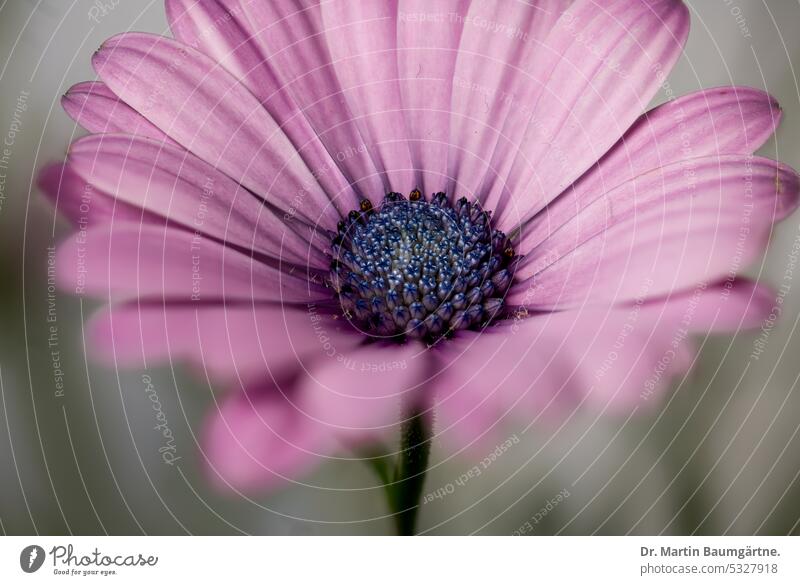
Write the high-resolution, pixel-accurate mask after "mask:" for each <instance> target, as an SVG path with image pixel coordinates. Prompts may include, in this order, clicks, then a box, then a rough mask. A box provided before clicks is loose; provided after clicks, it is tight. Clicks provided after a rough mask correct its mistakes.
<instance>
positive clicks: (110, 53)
mask: <svg viewBox="0 0 800 585" xmlns="http://www.w3.org/2000/svg"><path fill="white" fill-rule="evenodd" d="M92 64H93V65H94V67H95V69H96V70H97V73H98V75H99V76H100V77H101V79H103V81H105V82H106V83H107V84H108V86H109V87H110V88H111V89H112V90H113V91H114V92H115V93H116V94H118V95H119V96H120V97H121V98H122V99H124V100H125V101H126V102H127V103H129V104H130V105H131V106H132V107H134V108H135V109H136V110H137V111H139V112H140V113H141V114H142V115H144V116H145V117H146V118H147V119H149V120H150V121H151V122H153V123H154V124H156V125H157V126H158V127H159V128H160V129H161V130H163V131H164V132H165V133H166V134H167V135H168V136H170V137H172V138H173V139H175V140H176V141H177V142H178V143H180V144H181V145H182V146H184V147H185V148H187V149H188V150H190V151H192V152H193V153H195V154H196V155H198V156H199V157H200V158H202V159H204V160H205V161H207V162H209V163H211V164H212V165H214V166H215V167H217V168H218V169H219V170H220V171H222V172H224V173H225V174H227V175H228V176H229V177H231V178H233V179H234V180H236V181H239V182H240V183H241V184H242V185H243V186H244V187H246V188H247V189H249V190H251V191H252V192H254V193H256V194H258V195H259V196H261V197H262V198H263V199H265V200H266V201H267V202H269V203H270V204H272V205H275V206H276V207H277V208H278V209H280V210H281V212H283V213H286V214H287V215H289V216H290V217H295V216H299V217H302V218H305V219H306V220H308V221H309V222H310V223H311V224H312V225H313V224H316V223H317V222H318V221H321V222H322V223H323V226H324V227H333V226H335V224H336V221H337V219H338V218H339V213H338V212H336V210H335V209H334V208H333V207H331V205H330V200H329V199H328V197H327V195H326V194H325V193H324V191H323V190H322V189H321V187H320V186H319V184H318V183H317V181H316V179H315V178H314V176H313V174H312V173H311V171H310V170H309V169H308V167H307V166H306V165H305V163H304V162H303V161H302V159H301V158H300V157H298V156H297V154H296V152H295V149H294V148H293V147H292V144H291V142H290V141H289V139H288V138H287V137H286V135H285V134H284V133H283V132H282V131H281V129H280V128H279V127H278V126H277V125H276V124H275V121H274V120H273V119H272V118H271V117H270V116H269V114H268V113H267V112H266V111H265V110H264V109H263V107H262V106H261V104H260V103H259V102H258V100H257V99H256V98H255V97H254V96H253V94H251V93H250V92H249V91H248V90H247V89H246V88H245V87H244V86H243V85H241V84H240V83H238V82H237V81H236V79H235V78H234V77H233V76H231V75H230V74H229V73H228V72H227V71H225V70H224V69H222V67H221V66H219V65H218V64H216V63H215V62H214V61H212V60H211V59H209V58H208V57H206V56H205V55H203V54H202V53H200V52H198V51H195V50H194V49H192V48H191V47H188V46H186V45H183V44H182V43H178V42H176V41H173V40H171V39H166V38H163V37H159V36H155V35H149V34H144V33H126V34H122V35H118V36H116V37H112V38H111V39H109V40H107V41H106V42H105V43H104V44H103V46H102V47H101V48H100V49H99V50H98V51H97V52H96V53H95V55H94V57H93V59H92Z"/></svg>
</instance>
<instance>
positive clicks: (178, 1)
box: [166, 0, 358, 214]
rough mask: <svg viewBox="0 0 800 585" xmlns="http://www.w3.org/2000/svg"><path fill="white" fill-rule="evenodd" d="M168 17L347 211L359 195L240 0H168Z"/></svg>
mask: <svg viewBox="0 0 800 585" xmlns="http://www.w3.org/2000/svg"><path fill="white" fill-rule="evenodd" d="M166 9H167V19H168V20H169V25H170V29H171V30H172V33H173V34H174V35H175V38H176V39H178V40H179V41H181V42H183V43H185V44H187V45H189V46H190V47H192V48H194V49H198V50H199V51H201V52H203V53H205V54H206V55H208V56H209V57H211V58H212V59H213V60H214V61H216V62H218V63H220V64H221V65H222V66H223V67H225V69H227V70H228V71H229V72H230V73H231V75H233V76H234V77H236V78H237V79H238V80H240V81H241V82H242V83H243V84H244V85H245V86H246V87H247V89H249V90H250V92H251V93H252V94H253V95H254V96H255V97H257V98H258V100H259V101H260V102H261V104H262V105H263V106H264V108H265V109H266V110H267V111H268V112H269V113H270V115H271V116H272V117H273V119H274V120H275V121H276V122H277V123H278V125H279V126H280V127H281V129H282V130H283V131H284V132H285V133H286V136H288V137H289V140H291V142H292V144H293V145H294V148H295V150H296V151H297V152H298V153H299V154H300V156H301V157H302V158H303V160H304V161H305V162H306V164H307V165H308V168H309V169H311V170H312V172H314V173H315V176H316V178H317V180H318V181H319V183H320V185H322V187H323V189H324V190H325V192H326V193H328V195H329V196H330V197H332V198H335V201H334V204H335V205H336V206H337V207H338V209H339V211H340V212H341V213H343V214H346V213H347V212H348V211H350V210H351V209H353V208H355V207H357V205H358V201H357V198H356V197H355V194H354V193H353V192H352V189H350V188H349V184H348V183H347V180H346V179H345V177H344V176H343V175H342V173H341V172H340V171H339V169H338V167H337V166H336V161H335V160H334V159H333V157H332V156H331V153H329V152H328V151H327V150H326V149H325V145H324V144H323V143H322V142H321V141H320V140H319V137H318V136H317V135H316V133H315V132H314V128H313V127H312V126H311V124H310V123H309V121H308V120H307V119H306V118H305V115H304V113H303V112H302V111H301V110H300V108H299V107H298V106H297V104H296V103H295V101H294V100H293V99H292V96H291V95H290V94H289V92H287V91H286V89H285V88H283V87H281V84H280V82H279V81H278V78H277V76H276V73H275V72H274V71H273V70H272V67H271V64H270V62H269V61H268V60H267V59H266V57H265V56H264V53H263V52H262V50H261V47H260V45H259V42H258V40H257V37H256V33H255V31H253V29H252V28H251V26H250V23H249V21H248V19H247V17H246V15H245V13H244V9H243V7H242V6H241V3H240V2H239V0H167V2H166Z"/></svg>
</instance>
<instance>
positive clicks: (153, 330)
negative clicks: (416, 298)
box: [87, 304, 363, 381]
mask: <svg viewBox="0 0 800 585" xmlns="http://www.w3.org/2000/svg"><path fill="white" fill-rule="evenodd" d="M87 338H88V343H89V344H90V345H91V347H92V355H93V356H95V357H97V358H98V359H100V360H102V361H104V362H106V363H109V364H113V365H114V366H116V367H133V366H143V367H148V364H150V365H154V364H158V363H161V362H165V361H170V362H171V361H173V360H189V361H190V362H191V363H193V364H194V365H195V366H196V367H197V368H198V369H201V371H203V372H204V374H208V375H211V376H212V377H213V378H215V379H227V380H231V381H233V380H235V379H237V378H238V379H239V380H251V379H263V378H265V377H271V376H276V377H280V376H282V375H284V374H285V373H286V372H287V371H290V370H291V371H294V370H297V369H299V368H306V367H309V364H310V363H311V362H312V361H313V360H318V359H320V358H325V357H326V356H327V355H328V353H330V352H331V351H333V348H335V349H336V350H337V351H350V350H351V349H352V348H353V347H354V346H355V345H357V344H359V343H361V342H362V340H363V337H362V336H360V335H358V334H354V332H353V330H351V329H350V328H349V327H348V326H347V324H346V323H344V324H343V323H342V322H341V320H339V321H337V320H334V319H332V318H331V317H330V316H328V315H325V314H324V313H320V311H319V310H318V309H316V308H315V307H313V306H312V307H304V308H300V307H286V306H284V307H278V306H263V305H262V306H255V307H253V306H243V305H230V306H224V305H199V306H193V307H192V306H186V305H160V304H141V305H138V304H126V305H122V306H118V307H112V308H106V309H103V310H102V311H101V312H100V313H98V314H97V315H95V316H94V317H93V318H92V320H91V321H90V322H89V325H88V334H87Z"/></svg>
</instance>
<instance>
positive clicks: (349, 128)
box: [243, 0, 384, 203]
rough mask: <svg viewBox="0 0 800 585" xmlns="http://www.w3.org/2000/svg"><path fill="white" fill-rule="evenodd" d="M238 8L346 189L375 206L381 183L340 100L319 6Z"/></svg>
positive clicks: (283, 2)
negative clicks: (332, 160)
mask: <svg viewBox="0 0 800 585" xmlns="http://www.w3.org/2000/svg"><path fill="white" fill-rule="evenodd" d="M243 8H244V11H245V13H246V14H247V17H248V19H249V21H250V23H251V25H252V30H253V31H255V34H256V36H257V38H258V40H259V42H260V43H261V47H262V50H263V52H264V54H265V55H266V56H267V58H268V59H269V60H270V63H271V64H272V66H273V67H274V70H275V72H276V74H277V76H278V78H279V81H280V84H281V88H282V89H283V90H285V91H287V92H288V93H289V94H291V96H292V98H293V99H294V101H295V103H296V104H297V105H298V107H299V108H300V110H301V111H302V112H303V114H304V115H305V116H306V118H307V119H308V121H309V123H310V124H311V126H312V127H313V128H314V131H315V132H316V133H317V135H318V136H319V138H320V140H321V141H322V142H323V143H324V144H325V147H326V148H327V150H328V152H329V153H330V155H331V157H332V158H333V159H334V160H335V161H336V164H337V166H338V167H339V168H340V169H341V170H342V173H343V174H344V176H345V177H346V178H347V180H348V181H349V182H350V184H351V185H352V188H353V189H355V190H356V192H357V193H359V195H360V196H362V197H366V198H368V199H370V200H371V201H372V202H373V203H378V202H380V200H381V198H382V197H383V195H384V187H383V182H382V181H381V179H380V176H379V175H378V169H377V167H376V165H375V162H374V161H373V160H372V158H371V156H370V153H369V150H368V149H367V142H366V138H365V137H362V136H361V133H360V132H359V128H358V125H357V124H356V123H355V121H354V119H353V118H354V116H353V112H351V111H350V109H349V107H348V105H347V100H346V99H345V97H344V96H343V95H342V88H341V85H340V84H339V81H338V79H337V78H336V71H335V69H334V67H333V64H332V62H331V56H330V51H329V50H328V46H327V44H326V42H325V41H326V39H325V34H324V27H323V25H322V16H321V14H320V4H319V2H316V1H313V0H312V1H310V2H300V1H298V0H272V1H270V2H245V3H244V5H243ZM321 172H325V169H323V170H322V171H321ZM327 172H330V170H328V171H327Z"/></svg>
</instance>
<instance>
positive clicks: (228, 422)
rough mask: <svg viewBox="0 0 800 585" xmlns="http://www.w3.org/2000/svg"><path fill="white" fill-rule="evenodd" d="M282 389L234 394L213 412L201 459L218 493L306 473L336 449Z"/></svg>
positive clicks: (273, 483)
mask: <svg viewBox="0 0 800 585" xmlns="http://www.w3.org/2000/svg"><path fill="white" fill-rule="evenodd" d="M286 391H287V390H286V389H285V388H283V387H275V386H273V385H270V384H268V383H265V384H263V387H262V388H261V389H260V390H259V391H258V392H251V393H248V394H244V393H241V394H235V395H233V396H230V397H229V398H227V399H225V401H224V402H222V404H221V405H219V406H218V407H217V409H216V410H215V411H213V412H212V413H211V415H210V417H209V421H208V423H207V425H206V430H205V433H204V435H205V438H204V441H203V449H202V452H203V456H204V457H205V460H206V461H205V462H206V466H207V470H208V475H209V477H210V478H211V480H212V481H213V482H214V483H215V484H216V485H217V486H218V487H219V488H221V489H231V488H233V489H243V490H247V491H249V490H255V489H258V488H261V489H263V488H269V487H275V486H277V485H280V484H282V483H284V482H287V481H291V480H293V479H295V478H297V477H300V476H301V475H303V474H305V473H307V472H308V471H309V470H310V469H312V468H313V467H314V466H316V465H318V464H319V463H320V462H322V461H323V460H324V457H325V456H326V455H328V454H330V453H331V452H332V451H333V450H334V448H335V447H336V443H335V442H334V439H333V437H331V434H330V432H329V431H328V429H326V428H325V427H323V426H322V425H319V424H316V423H314V421H312V420H310V419H308V417H306V416H304V415H303V414H302V412H301V411H300V410H299V408H298V406H297V404H295V402H294V401H293V400H291V399H290V398H289V397H288V396H287V395H286V394H285V392H286Z"/></svg>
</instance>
